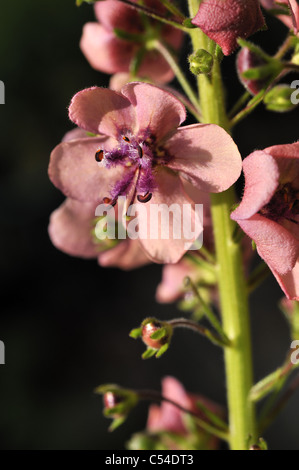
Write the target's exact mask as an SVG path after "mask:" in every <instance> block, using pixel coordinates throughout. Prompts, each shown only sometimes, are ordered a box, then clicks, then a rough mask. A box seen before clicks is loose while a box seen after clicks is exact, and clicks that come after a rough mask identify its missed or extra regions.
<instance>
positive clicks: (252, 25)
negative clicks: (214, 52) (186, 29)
mask: <svg viewBox="0 0 299 470" xmlns="http://www.w3.org/2000/svg"><path fill="white" fill-rule="evenodd" d="M192 23H193V24H194V25H196V26H198V27H199V28H200V29H201V30H202V31H203V32H204V33H205V34H206V35H207V36H208V37H209V38H210V39H213V41H215V42H216V43H217V44H219V46H220V47H221V48H222V51H223V54H224V55H230V54H232V53H233V52H234V51H235V49H237V47H238V43H237V39H238V38H243V39H245V38H247V37H248V36H251V35H252V34H254V33H255V32H256V31H258V30H260V29H261V28H263V27H264V26H265V21H264V18H263V15H262V12H261V9H260V6H259V2H258V0H203V1H202V2H201V4H200V6H199V10H198V12H197V14H196V16H195V17H194V18H193V20H192Z"/></svg>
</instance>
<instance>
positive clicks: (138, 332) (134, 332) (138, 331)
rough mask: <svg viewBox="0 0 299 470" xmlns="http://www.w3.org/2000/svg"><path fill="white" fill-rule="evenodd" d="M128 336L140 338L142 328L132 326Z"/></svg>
mask: <svg viewBox="0 0 299 470" xmlns="http://www.w3.org/2000/svg"><path fill="white" fill-rule="evenodd" d="M129 336H130V337H131V338H133V339H137V338H140V336H142V328H134V329H133V330H131V331H130V333H129Z"/></svg>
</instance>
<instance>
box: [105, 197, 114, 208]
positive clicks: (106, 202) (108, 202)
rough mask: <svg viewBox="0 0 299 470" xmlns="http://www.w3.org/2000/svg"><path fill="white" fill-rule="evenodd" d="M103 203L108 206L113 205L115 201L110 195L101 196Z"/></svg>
mask: <svg viewBox="0 0 299 470" xmlns="http://www.w3.org/2000/svg"><path fill="white" fill-rule="evenodd" d="M103 203H104V204H107V205H108V206H112V207H114V206H115V204H116V201H113V200H112V199H111V198H110V197H104V198H103Z"/></svg>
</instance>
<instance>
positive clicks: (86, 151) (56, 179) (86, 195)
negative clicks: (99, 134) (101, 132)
mask: <svg viewBox="0 0 299 470" xmlns="http://www.w3.org/2000/svg"><path fill="white" fill-rule="evenodd" d="M103 147H104V148H107V147H108V148H109V147H110V145H109V139H107V138H106V139H104V138H87V139H80V140H71V141H69V142H63V143H61V144H59V145H58V146H57V147H55V149H54V150H53V151H52V153H51V157H50V164H49V177H50V180H51V181H52V183H53V184H54V185H55V186H56V187H57V188H58V189H60V190H61V191H62V192H63V193H64V194H65V195H66V196H69V197H71V198H72V199H76V200H78V201H83V202H89V201H90V202H91V201H94V202H101V201H102V200H103V198H104V197H107V196H109V193H110V190H111V187H112V185H113V184H114V183H115V182H116V181H117V180H118V179H119V177H120V174H122V173H123V171H125V169H124V168H122V167H118V168H110V169H109V170H108V169H106V168H102V167H101V168H100V167H99V165H98V164H97V162H96V161H95V158H94V156H95V153H96V151H97V150H98V149H99V148H103Z"/></svg>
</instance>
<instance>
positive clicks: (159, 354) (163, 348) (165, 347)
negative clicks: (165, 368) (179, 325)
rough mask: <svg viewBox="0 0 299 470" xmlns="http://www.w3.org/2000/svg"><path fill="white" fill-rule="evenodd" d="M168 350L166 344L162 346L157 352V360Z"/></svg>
mask: <svg viewBox="0 0 299 470" xmlns="http://www.w3.org/2000/svg"><path fill="white" fill-rule="evenodd" d="M168 348H169V344H168V343H166V344H164V345H163V346H162V347H161V348H160V349H159V351H158V352H157V354H156V358H157V359H158V358H159V357H161V356H162V354H164V353H166V351H167V349H168Z"/></svg>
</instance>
